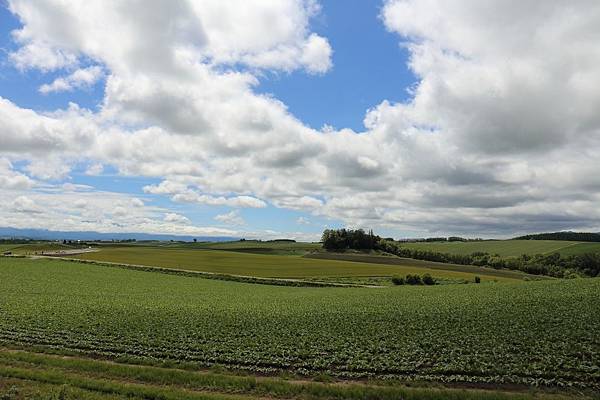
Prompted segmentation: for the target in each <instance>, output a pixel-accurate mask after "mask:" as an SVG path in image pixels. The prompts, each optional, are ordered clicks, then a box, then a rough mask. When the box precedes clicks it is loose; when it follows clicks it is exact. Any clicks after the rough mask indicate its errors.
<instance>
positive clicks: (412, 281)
mask: <svg viewBox="0 0 600 400" xmlns="http://www.w3.org/2000/svg"><path fill="white" fill-rule="evenodd" d="M406 284H407V285H422V284H423V281H422V280H421V276H419V275H417V274H415V275H410V274H409V275H406Z"/></svg>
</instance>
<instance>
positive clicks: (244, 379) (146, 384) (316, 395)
mask: <svg viewBox="0 0 600 400" xmlns="http://www.w3.org/2000/svg"><path fill="white" fill-rule="evenodd" d="M0 377H4V379H21V380H28V381H34V382H38V383H43V384H50V385H54V386H58V385H68V387H69V388H77V389H83V390H86V391H89V392H92V393H101V394H108V395H118V396H126V397H129V398H132V397H133V398H145V399H242V398H248V396H249V397H250V398H277V399H340V400H341V399H349V400H352V399H355V400H359V399H381V400H385V399H415V400H417V399H484V400H485V399H514V400H517V399H532V398H538V399H566V398H571V397H573V396H575V393H547V392H541V391H536V392H531V391H525V392H523V391H522V389H521V391H513V392H501V391H491V390H481V389H478V390H476V389H453V388H444V387H433V388H431V387H429V388H426V387H407V386H401V385H399V384H396V385H389V384H387V385H383V384H376V383H369V382H331V383H323V382H311V381H295V380H286V379H282V378H267V377H256V376H237V375H226V374H218V373H212V372H194V371H185V370H178V369H166V368H157V367H148V366H138V365H126V364H116V363H112V362H107V361H101V360H92V359H85V358H75V357H58V356H51V355H46V354H36V353H30V352H23V351H10V350H7V349H2V350H0ZM0 379H1V378H0ZM578 397H579V398H584V396H583V395H579V396H578Z"/></svg>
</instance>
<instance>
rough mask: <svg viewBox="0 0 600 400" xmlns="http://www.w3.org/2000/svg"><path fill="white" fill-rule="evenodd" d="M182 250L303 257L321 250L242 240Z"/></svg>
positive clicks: (295, 244)
mask: <svg viewBox="0 0 600 400" xmlns="http://www.w3.org/2000/svg"><path fill="white" fill-rule="evenodd" d="M182 247H183V248H200V249H202V248H204V249H212V250H228V251H241V252H247V253H257V254H279V255H303V254H306V253H308V252H310V251H314V250H318V249H320V248H321V244H320V243H305V242H287V241H258V240H244V241H236V242H218V243H189V244H187V243H186V244H184V245H183V246H182Z"/></svg>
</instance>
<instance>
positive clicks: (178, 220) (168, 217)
mask: <svg viewBox="0 0 600 400" xmlns="http://www.w3.org/2000/svg"><path fill="white" fill-rule="evenodd" d="M164 220H165V222H172V223H175V224H188V223H189V222H190V220H189V219H188V218H187V217H186V216H184V215H181V214H177V213H167V214H165V218H164Z"/></svg>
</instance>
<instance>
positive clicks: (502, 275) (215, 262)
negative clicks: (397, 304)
mask: <svg viewBox="0 0 600 400" xmlns="http://www.w3.org/2000/svg"><path fill="white" fill-rule="evenodd" d="M72 258H78V259H83V260H95V261H105V262H114V263H123V264H136V265H148V266H156V267H163V268H175V269H185V270H190V271H202V272H214V273H222V274H233V275H245V276H257V277H264V278H307V277H370V276H393V275H406V274H426V273H428V274H430V275H431V276H433V277H436V278H442V279H456V280H469V281H472V280H473V279H474V277H475V275H479V276H480V277H481V278H482V280H483V281H489V280H496V281H515V280H520V279H522V278H523V277H525V276H526V275H524V274H523V275H515V273H514V272H513V271H496V270H489V269H486V268H479V269H477V271H476V273H474V272H468V271H465V270H464V266H458V265H452V264H439V263H428V262H425V261H419V260H410V259H399V260H404V261H403V263H402V264H395V265H386V264H375V263H365V262H352V261H340V260H317V259H310V258H303V257H297V256H279V255H264V254H251V253H243V252H234V251H221V250H199V249H197V250H194V249H177V248H160V247H149V246H144V247H142V246H131V247H125V246H120V247H103V248H101V249H100V250H99V251H98V252H94V253H87V254H80V255H77V256H72ZM429 265H431V266H432V267H433V268H428V266H429ZM441 265H443V266H445V268H444V269H440V268H441Z"/></svg>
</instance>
